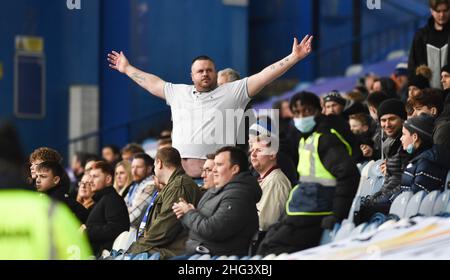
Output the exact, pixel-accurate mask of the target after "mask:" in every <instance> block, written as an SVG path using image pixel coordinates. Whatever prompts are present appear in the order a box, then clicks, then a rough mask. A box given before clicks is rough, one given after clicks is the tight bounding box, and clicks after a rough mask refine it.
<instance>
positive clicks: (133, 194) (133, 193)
mask: <svg viewBox="0 0 450 280" xmlns="http://www.w3.org/2000/svg"><path fill="white" fill-rule="evenodd" d="M153 163H154V160H153V159H152V158H151V157H150V156H149V155H147V154H144V153H139V154H135V155H134V158H133V161H132V162H131V174H132V177H133V184H132V185H131V186H130V190H129V191H128V194H127V195H126V196H125V203H126V204H127V208H128V213H129V215H130V225H131V227H132V228H135V229H137V228H138V227H139V224H140V223H141V220H142V218H143V215H144V211H145V209H146V208H147V206H148V204H149V203H150V198H151V196H152V194H153V193H154V192H155V184H154V181H153V177H152V172H153Z"/></svg>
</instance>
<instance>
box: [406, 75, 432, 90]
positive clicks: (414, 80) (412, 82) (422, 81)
mask: <svg viewBox="0 0 450 280" xmlns="http://www.w3.org/2000/svg"><path fill="white" fill-rule="evenodd" d="M408 86H416V87H418V88H419V89H425V88H429V87H430V81H428V79H427V78H425V77H424V76H422V75H413V76H411V77H409V82H408Z"/></svg>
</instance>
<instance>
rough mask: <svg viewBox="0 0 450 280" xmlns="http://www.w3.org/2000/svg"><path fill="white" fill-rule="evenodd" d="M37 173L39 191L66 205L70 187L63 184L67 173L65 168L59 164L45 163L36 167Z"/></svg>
mask: <svg viewBox="0 0 450 280" xmlns="http://www.w3.org/2000/svg"><path fill="white" fill-rule="evenodd" d="M35 172H36V189H37V191H38V192H40V193H45V194H47V195H48V196H50V197H51V198H53V199H55V200H57V201H60V202H63V203H66V200H67V198H68V197H69V194H68V192H69V185H67V182H65V184H61V183H62V182H61V178H62V177H63V176H64V173H65V171H64V168H63V167H62V166H61V165H60V164H59V163H57V162H54V161H44V162H41V163H40V164H38V165H36V167H35Z"/></svg>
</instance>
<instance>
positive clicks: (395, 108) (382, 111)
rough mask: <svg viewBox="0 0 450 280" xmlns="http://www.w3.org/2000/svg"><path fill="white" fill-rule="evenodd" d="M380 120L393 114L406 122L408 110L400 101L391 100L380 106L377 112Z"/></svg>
mask: <svg viewBox="0 0 450 280" xmlns="http://www.w3.org/2000/svg"><path fill="white" fill-rule="evenodd" d="M377 114H378V119H381V117H382V116H384V115H387V114H393V115H397V116H399V117H400V118H401V119H402V120H406V117H407V116H406V109H405V104H403V102H401V101H400V100H398V99H395V98H391V99H387V100H385V101H383V103H381V104H380V106H378V110H377Z"/></svg>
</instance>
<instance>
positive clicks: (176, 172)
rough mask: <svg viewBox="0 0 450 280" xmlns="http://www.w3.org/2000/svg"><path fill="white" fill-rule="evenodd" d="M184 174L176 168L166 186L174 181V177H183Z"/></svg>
mask: <svg viewBox="0 0 450 280" xmlns="http://www.w3.org/2000/svg"><path fill="white" fill-rule="evenodd" d="M184 173H185V172H184V170H183V169H182V168H177V169H175V171H174V172H173V173H172V175H170V177H169V180H168V181H167V183H166V185H168V184H170V183H172V181H173V180H175V178H176V177H178V176H180V175H183V174H184Z"/></svg>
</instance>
